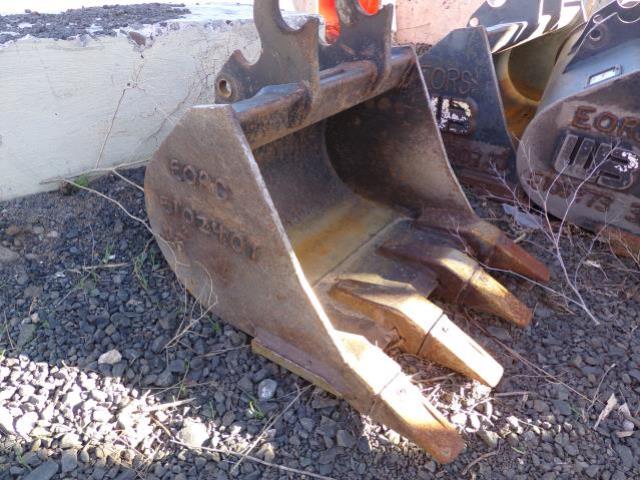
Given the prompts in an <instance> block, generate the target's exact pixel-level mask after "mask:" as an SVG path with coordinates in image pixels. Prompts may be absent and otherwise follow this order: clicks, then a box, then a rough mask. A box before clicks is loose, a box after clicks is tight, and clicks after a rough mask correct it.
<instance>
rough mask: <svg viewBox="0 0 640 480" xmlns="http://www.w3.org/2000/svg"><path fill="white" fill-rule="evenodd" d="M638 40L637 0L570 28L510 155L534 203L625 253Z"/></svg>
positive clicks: (636, 159)
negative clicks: (603, 235)
mask: <svg viewBox="0 0 640 480" xmlns="http://www.w3.org/2000/svg"><path fill="white" fill-rule="evenodd" d="M639 46H640V3H638V2H636V3H631V4H620V3H618V2H615V1H614V2H612V3H610V4H608V5H606V6H604V7H602V8H601V9H600V10H598V11H597V12H596V13H595V14H594V15H593V16H592V17H591V19H590V20H589V22H588V23H587V24H586V25H585V26H584V27H582V28H580V29H577V30H576V31H575V32H574V33H573V35H572V36H571V37H570V38H569V39H568V40H567V42H566V43H565V45H564V47H563V49H562V50H561V52H560V55H559V57H558V60H557V62H556V64H555V66H554V68H553V73H552V75H551V79H550V81H549V85H548V86H547V88H546V89H545V92H544V96H543V98H542V100H541V102H540V107H539V109H538V113H537V114H536V116H535V117H534V119H533V121H532V122H531V124H530V125H529V127H528V128H527V130H526V132H525V134H524V137H523V139H522V141H521V143H520V147H519V150H518V160H517V167H518V173H519V176H520V178H521V181H522V184H523V186H524V188H525V190H526V192H527V193H528V195H529V196H530V197H531V199H533V201H534V202H535V203H537V204H538V205H539V206H540V207H541V208H543V209H544V210H546V211H548V212H549V213H551V214H552V215H554V216H556V217H559V218H563V219H566V220H567V221H570V222H572V223H575V224H577V225H580V226H581V227H583V228H586V229H588V230H592V231H594V232H601V231H604V232H607V233H611V234H613V237H614V240H615V242H616V243H620V242H621V243H623V244H625V245H628V246H629V248H631V249H632V252H627V253H633V251H635V252H638V251H640V239H639V238H640V237H639V236H640V180H639V178H640V99H639V97H638V88H639V87H640V60H639V57H638V53H637V52H638V48H639ZM618 241H619V242H618ZM620 253H624V252H620ZM636 254H637V253H636Z"/></svg>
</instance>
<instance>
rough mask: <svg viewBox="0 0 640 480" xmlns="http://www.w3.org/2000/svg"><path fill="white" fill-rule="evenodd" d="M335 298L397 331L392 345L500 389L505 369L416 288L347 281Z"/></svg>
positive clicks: (385, 282) (339, 285) (334, 289)
mask: <svg viewBox="0 0 640 480" xmlns="http://www.w3.org/2000/svg"><path fill="white" fill-rule="evenodd" d="M329 294H330V295H331V297H332V298H333V299H334V300H336V301H337V302H340V303H341V304H343V305H344V306H345V307H347V308H350V309H353V310H355V311H358V312H359V313H361V314H363V315H365V316H367V317H369V318H371V319H372V320H373V321H375V322H377V323H378V324H380V325H381V326H383V328H385V329H387V330H390V331H395V332H397V333H396V335H395V337H396V338H397V340H396V341H395V342H394V343H393V345H392V346H394V347H398V348H400V349H401V350H402V351H404V352H406V353H410V354H412V355H416V356H419V357H421V358H425V359H427V360H430V361H433V362H435V363H438V364H440V365H442V366H444V367H447V368H450V369H451V370H454V371H456V372H459V373H461V374H463V375H465V376H467V377H469V378H472V379H474V380H478V381H480V382H482V383H484V384H486V385H489V386H491V387H494V386H496V385H497V384H498V382H499V381H500V379H501V378H502V373H503V368H502V366H501V365H500V364H499V363H498V362H496V361H495V360H494V359H493V358H492V357H491V355H489V354H488V353H487V352H486V351H485V350H484V349H483V348H482V347H481V346H480V345H479V344H478V343H476V342H475V341H474V340H473V339H472V338H471V337H469V336H468V335H467V334H466V333H465V332H464V331H462V329H460V328H458V326H457V325H455V324H454V323H453V322H452V321H451V320H450V319H449V318H448V317H447V316H446V315H445V313H444V312H443V311H442V309H440V308H439V307H437V306H436V305H434V304H433V303H431V302H430V301H428V300H427V299H426V298H424V297H423V296H422V295H420V294H419V293H418V292H417V291H416V290H415V289H414V288H413V287H412V286H411V285H409V284H406V283H400V282H394V281H389V280H385V279H382V278H377V279H372V278H371V277H370V276H368V277H367V280H366V281H362V280H359V279H358V276H357V275H355V276H354V277H352V278H342V279H340V280H338V282H337V283H336V284H335V285H334V286H333V287H332V288H331V290H330V292H329Z"/></svg>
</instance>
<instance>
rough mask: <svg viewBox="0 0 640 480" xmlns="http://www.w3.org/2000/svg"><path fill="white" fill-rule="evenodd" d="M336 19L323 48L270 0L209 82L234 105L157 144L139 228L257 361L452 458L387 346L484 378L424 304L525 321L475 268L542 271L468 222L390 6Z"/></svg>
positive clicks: (525, 312)
mask: <svg viewBox="0 0 640 480" xmlns="http://www.w3.org/2000/svg"><path fill="white" fill-rule="evenodd" d="M338 11H339V12H340V15H341V21H342V25H341V35H340V37H339V39H338V40H336V42H335V43H333V44H331V45H320V43H319V36H318V27H319V24H318V21H317V19H310V20H309V21H308V22H307V23H306V25H304V26H303V27H302V28H300V29H299V30H297V31H294V30H292V29H291V28H289V27H288V26H287V25H286V24H285V22H284V21H283V19H282V17H281V15H280V13H279V9H278V2H277V0H261V1H260V2H255V3H254V15H255V22H256V26H257V27H258V30H259V33H260V37H261V40H262V46H263V52H262V56H261V57H260V59H259V60H258V61H257V63H256V64H254V65H250V64H248V63H247V62H246V60H245V59H244V58H243V57H242V55H241V54H239V53H235V54H234V55H233V56H232V57H231V58H230V60H229V61H228V62H227V64H226V66H225V67H224V68H223V70H222V72H221V73H220V75H219V77H218V79H217V97H218V98H217V99H218V102H228V103H229V104H226V105H224V104H217V105H205V106H199V107H194V108H192V109H191V110H190V111H189V112H188V113H187V114H186V115H185V116H184V118H183V119H182V120H181V121H180V123H179V124H178V125H177V126H176V127H175V129H174V130H173V132H172V133H171V134H170V135H169V137H168V138H167V139H166V140H165V141H164V143H163V144H162V145H161V147H160V148H159V150H158V152H157V153H156V155H155V157H154V158H153V161H152V162H151V164H150V165H149V167H148V169H147V174H146V179H145V190H146V201H147V209H148V213H149V219H150V222H151V225H152V228H153V231H154V232H155V235H156V238H157V240H158V243H159V245H160V248H161V249H162V251H163V253H164V255H165V256H166V258H167V260H168V262H169V264H170V265H171V267H172V268H173V270H174V271H175V272H176V275H177V276H178V278H179V279H180V281H181V282H183V283H184V285H186V287H187V288H188V290H189V291H190V292H191V293H192V294H193V295H194V296H195V297H196V298H197V299H198V301H199V302H200V303H201V304H203V305H204V306H205V307H206V308H208V309H210V310H211V311H213V312H215V313H216V314H217V315H219V316H220V317H222V318H223V319H225V320H226V321H228V322H230V323H231V324H233V325H235V326H236V327H238V328H240V329H242V330H243V331H245V332H247V333H248V334H250V335H251V336H253V337H254V340H253V348H254V350H255V351H256V352H259V353H261V354H263V355H265V356H266V357H268V358H270V359H271V360H273V361H275V362H277V363H279V364H281V365H283V366H285V367H286V368H288V369H290V370H291V371H293V372H295V373H296V374H298V375H300V376H301V377H303V378H305V379H307V380H309V381H311V382H313V383H315V384H316V385H319V386H321V387H322V388H324V389H326V390H328V391H330V392H332V393H333V394H335V395H337V396H339V397H342V398H344V399H345V400H347V401H348V402H349V403H350V404H351V405H352V406H353V407H354V408H355V409H357V410H358V411H360V412H362V413H363V414H366V415H369V416H370V417H371V418H372V419H374V420H376V421H378V422H381V423H384V424H386V425H387V426H388V427H390V428H392V429H394V430H396V431H397V432H398V433H400V434H402V435H404V436H405V437H407V438H409V439H411V440H412V441H414V442H415V443H416V444H418V445H419V446H420V447H422V448H424V449H425V450H426V451H427V452H429V453H430V454H431V455H433V457H434V458H435V459H437V460H438V461H439V462H443V463H446V462H451V461H452V460H454V459H455V458H456V456H457V455H458V454H459V452H460V450H461V449H462V448H463V441H462V439H461V437H460V436H459V435H458V433H457V432H456V430H455V429H454V428H453V427H452V425H450V424H449V422H448V421H447V420H446V419H445V418H444V417H443V416H442V415H441V414H440V413H439V412H438V411H437V410H436V409H435V408H434V407H433V406H432V405H431V404H430V403H429V402H428V401H427V400H426V399H425V398H424V397H423V395H422V393H421V391H420V389H419V388H418V387H417V386H415V385H414V384H412V383H411V381H410V379H409V377H408V376H407V375H405V374H404V373H403V372H402V370H401V368H400V366H399V365H398V363H396V362H395V361H394V360H392V359H391V358H390V357H389V356H388V355H387V353H385V352H388V351H389V349H391V348H397V349H399V350H401V351H404V352H407V353H410V354H413V355H416V356H418V357H421V358H425V359H428V360H431V361H434V362H438V363H440V364H442V365H444V366H446V367H448V368H451V369H453V370H455V371H457V372H460V373H462V374H463V375H467V376H468V377H470V378H473V379H476V380H478V381H480V382H483V383H485V384H487V385H491V386H493V385H495V384H496V383H497V382H498V381H499V380H500V377H501V375H502V367H501V366H500V365H499V364H498V363H497V362H496V361H495V360H494V359H493V358H491V356H490V355H489V354H488V353H487V352H486V351H484V350H483V348H482V347H481V346H480V345H478V344H477V343H476V342H475V341H474V340H473V339H471V338H470V337H469V336H468V335H467V334H466V333H465V332H464V331H462V330H461V329H460V328H459V327H457V326H456V325H455V324H454V323H452V322H451V320H450V319H449V318H447V316H446V315H445V314H444V312H443V311H442V310H441V309H440V308H439V307H437V306H436V305H434V304H433V303H431V302H430V301H429V300H427V297H429V296H430V295H431V294H432V293H434V294H436V295H440V296H441V297H442V298H443V299H444V300H447V301H451V302H458V303H461V304H466V305H468V306H470V307H473V308H475V309H477V310H482V311H487V312H490V313H494V314H496V315H499V316H501V317H503V318H504V319H506V320H507V321H510V322H512V323H514V324H516V325H520V326H524V325H527V324H528V323H529V322H530V319H531V312H530V310H529V309H528V308H527V307H525V306H524V305H523V304H522V303H520V302H519V301H518V300H517V299H516V298H515V297H514V296H513V295H512V294H510V293H509V292H508V291H507V290H506V289H505V288H504V287H502V286H501V285H500V284H499V283H498V282H497V281H495V280H494V279H493V278H491V277H490V276H489V275H488V274H487V273H486V272H485V271H484V270H483V268H482V266H481V263H483V264H486V265H489V266H492V265H493V266H496V267H498V268H501V269H514V270H516V271H518V272H519V273H521V274H524V275H529V276H531V277H534V278H536V279H538V280H544V279H546V278H547V276H548V273H547V271H546V269H545V268H544V267H543V266H542V265H541V264H540V263H538V262H537V261H536V260H535V259H533V258H532V257H531V256H529V255H528V254H527V253H526V252H524V251H523V250H521V249H520V248H519V247H518V246H516V245H515V244H514V243H512V242H511V241H509V240H508V239H507V238H506V237H505V236H504V235H503V234H502V233H501V232H500V231H499V230H497V229H496V228H494V227H493V226H491V225H489V224H488V223H485V222H483V221H481V220H480V219H479V218H477V217H476V216H475V214H474V213H473V210H472V209H471V207H470V206H469V203H468V202H467V199H466V198H465V196H464V194H463V193H462V191H461V189H460V186H459V185H458V182H457V180H456V178H455V176H454V174H453V173H452V171H451V168H450V166H449V163H448V161H447V157H446V154H445V152H444V147H443V144H442V140H441V138H440V135H439V132H438V129H437V126H436V124H435V121H434V118H433V114H432V112H431V109H430V106H429V100H428V94H427V90H426V87H425V84H424V81H423V78H422V73H421V70H420V68H419V65H418V63H417V58H416V55H415V53H414V51H413V49H412V48H409V47H396V48H392V47H391V38H390V35H391V19H392V10H391V8H390V7H385V8H383V9H382V10H381V11H380V12H378V13H377V14H376V15H371V16H370V15H367V14H365V13H364V12H363V11H362V10H361V9H360V7H359V4H358V2H357V0H355V1H338ZM474 258H475V259H474Z"/></svg>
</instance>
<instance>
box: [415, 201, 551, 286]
mask: <svg viewBox="0 0 640 480" xmlns="http://www.w3.org/2000/svg"><path fill="white" fill-rule="evenodd" d="M434 219H437V220H436V221H434ZM416 225H418V226H420V225H425V226H427V227H428V228H437V229H441V230H444V231H447V232H449V233H450V234H451V235H452V236H453V237H454V238H456V239H458V240H460V241H461V242H462V244H463V246H464V248H465V250H470V252H471V253H472V254H473V256H474V258H476V259H477V260H478V262H480V263H481V264H483V265H486V266H488V267H490V268H495V269H499V270H507V271H511V272H515V273H518V274H520V275H523V276H525V277H527V278H530V279H532V280H535V281H537V282H542V283H547V282H548V281H549V276H550V273H549V269H548V268H547V267H546V266H545V265H544V264H543V263H542V262H540V261H539V260H538V259H536V258H535V257H534V256H533V255H531V254H529V253H528V252H527V251H526V250H525V249H524V248H522V247H520V246H519V245H517V244H516V243H514V242H513V241H512V240H511V239H510V238H509V237H507V235H506V234H505V233H504V232H502V231H501V230H500V229H499V228H497V227H495V226H494V225H491V224H490V223H489V222H486V221H484V220H480V219H479V218H477V217H466V216H460V215H459V214H458V215H456V214H454V213H453V212H447V211H437V210H435V211H430V210H426V211H423V213H422V216H421V217H420V218H419V219H418V220H417V222H416Z"/></svg>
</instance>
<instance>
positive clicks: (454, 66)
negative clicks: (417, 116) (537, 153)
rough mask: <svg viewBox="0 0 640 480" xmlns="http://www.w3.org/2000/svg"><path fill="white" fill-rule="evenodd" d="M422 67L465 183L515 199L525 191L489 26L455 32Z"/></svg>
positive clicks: (433, 49) (426, 57)
mask: <svg viewBox="0 0 640 480" xmlns="http://www.w3.org/2000/svg"><path fill="white" fill-rule="evenodd" d="M420 66H421V68H422V72H423V75H424V79H425V82H426V84H427V88H428V90H429V93H430V94H431V102H432V107H433V111H434V115H435V116H436V121H437V123H438V127H439V129H440V132H441V134H442V139H443V141H444V144H445V147H446V150H447V154H448V156H449V159H450V160H451V165H452V166H453V168H454V170H455V172H456V174H457V175H458V178H459V179H460V181H461V182H462V183H464V184H465V185H468V186H470V187H472V188H474V189H476V190H480V191H483V192H489V193H491V194H493V195H495V196H497V197H499V198H502V199H505V200H508V201H509V200H510V201H513V200H514V197H517V195H518V192H519V190H520V189H519V186H518V182H519V180H518V174H517V171H516V148H515V146H514V142H513V138H512V136H511V135H510V133H509V129H508V126H507V121H506V119H505V114H504V107H503V105H502V98H501V96H500V89H499V87H498V79H497V77H496V71H495V68H494V64H493V57H492V55H491V49H490V45H489V40H488V38H487V33H486V30H485V28H484V27H482V26H481V27H468V28H460V29H458V30H453V31H452V32H451V33H449V35H447V36H446V37H445V38H443V39H442V40H440V42H438V43H437V44H436V45H434V46H433V47H431V48H430V49H429V50H428V51H427V52H425V53H424V54H423V55H422V56H421V57H420Z"/></svg>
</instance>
